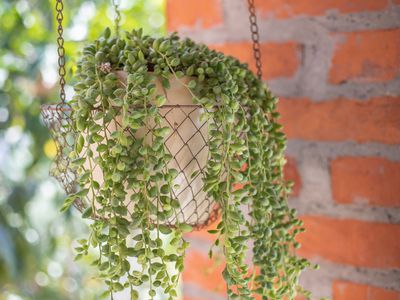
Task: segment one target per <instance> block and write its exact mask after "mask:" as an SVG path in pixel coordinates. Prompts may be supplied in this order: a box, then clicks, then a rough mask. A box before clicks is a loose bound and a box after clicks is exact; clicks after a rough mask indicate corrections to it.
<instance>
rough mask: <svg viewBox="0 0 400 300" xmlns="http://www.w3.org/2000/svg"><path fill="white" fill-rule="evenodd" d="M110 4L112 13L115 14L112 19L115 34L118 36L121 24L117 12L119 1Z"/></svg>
mask: <svg viewBox="0 0 400 300" xmlns="http://www.w3.org/2000/svg"><path fill="white" fill-rule="evenodd" d="M112 4H113V6H114V12H115V19H114V24H115V33H116V34H117V36H119V27H120V22H121V12H120V11H119V0H112Z"/></svg>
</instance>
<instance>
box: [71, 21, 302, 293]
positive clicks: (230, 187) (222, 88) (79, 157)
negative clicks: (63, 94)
mask: <svg viewBox="0 0 400 300" xmlns="http://www.w3.org/2000/svg"><path fill="white" fill-rule="evenodd" d="M118 71H125V72H126V75H127V79H126V81H125V82H123V81H122V80H121V79H120V78H119V76H117V75H116V74H117V72H118ZM183 77H186V78H187V77H189V78H190V79H191V80H190V81H189V82H187V83H183V80H182V84H184V85H185V87H186V88H187V89H188V90H189V91H190V93H191V94H192V96H193V102H194V103H195V104H198V105H201V107H202V108H203V109H204V112H203V113H202V119H203V120H210V122H208V135H209V136H208V138H209V141H208V144H209V158H208V161H207V166H206V170H205V177H204V187H203V189H204V190H205V191H206V192H207V194H208V196H209V197H210V198H211V199H213V200H214V201H215V202H216V203H217V204H218V205H219V207H220V210H221V219H220V223H219V224H218V226H217V229H215V230H210V233H212V234H214V235H215V237H216V238H215V246H217V247H219V249H221V250H222V253H223V254H224V256H225V258H226V267H225V269H224V271H223V277H224V279H225V281H226V283H227V287H228V295H229V297H230V299H254V296H255V295H256V294H259V295H262V296H263V297H262V299H282V298H285V297H286V298H288V299H292V298H294V296H295V295H296V294H298V293H306V294H307V292H305V291H303V289H302V288H301V287H300V286H299V284H298V279H299V275H300V273H301V271H302V270H303V269H304V268H305V267H307V266H309V263H308V261H306V260H305V259H302V258H299V257H297V256H296V255H295V254H294V250H295V248H298V246H299V244H298V243H297V242H296V241H295V240H294V239H295V236H296V235H297V234H298V233H299V232H301V231H303V229H302V227H301V226H302V222H301V221H300V220H299V219H297V218H296V213H295V211H294V210H293V209H290V208H289V207H288V204H287V197H288V194H289V192H290V184H289V183H288V182H286V181H285V180H284V178H283V175H282V168H283V165H284V163H285V159H284V154H283V151H284V149H285V141H286V140H285V136H284V134H283V133H282V132H281V125H279V124H278V123H277V122H276V120H277V118H278V117H279V115H278V113H277V112H276V103H277V98H275V97H274V96H273V95H272V94H271V93H270V91H269V90H268V89H267V88H266V86H265V85H264V84H263V83H262V82H261V81H260V80H259V79H258V78H257V77H256V76H255V75H254V74H253V73H252V72H251V71H249V69H248V67H247V65H244V64H241V63H240V62H239V61H238V60H237V59H235V58H233V57H227V56H225V55H223V54H222V53H219V52H216V51H213V50H210V49H209V48H207V46H205V45H200V44H196V43H194V42H193V41H191V40H190V39H185V40H180V39H179V38H178V37H177V36H176V35H175V34H173V35H171V36H170V37H163V38H158V39H155V38H152V37H149V36H143V35H142V32H141V30H137V31H136V30H134V31H133V32H131V33H126V35H125V37H120V38H113V37H110V31H109V29H107V30H106V31H105V34H104V36H103V37H101V38H100V39H99V40H97V41H95V42H94V43H93V44H90V45H88V46H86V47H85V48H84V50H83V56H82V58H81V60H80V62H79V64H78V69H77V74H76V78H77V81H78V82H77V84H76V85H75V90H76V95H75V97H74V99H73V101H72V102H71V105H72V109H73V110H72V120H73V127H74V129H75V130H76V132H77V135H76V143H75V151H73V152H72V153H71V155H70V157H71V159H72V160H73V165H74V168H75V172H76V173H77V176H78V182H79V184H80V190H79V192H77V193H76V194H73V195H70V196H69V197H68V198H67V200H66V201H65V204H64V206H63V210H65V209H67V208H68V207H69V206H70V205H71V204H72V203H73V201H76V200H77V199H83V198H85V197H86V198H89V199H91V200H90V201H91V204H90V205H89V207H88V208H87V209H86V210H85V211H84V213H83V216H84V217H91V218H93V223H92V224H91V225H90V227H91V232H90V236H89V238H88V239H87V240H86V239H85V240H80V241H79V243H80V247H78V248H77V251H78V252H79V253H78V256H77V257H78V258H79V257H81V256H83V255H85V254H87V253H88V250H89V248H90V247H93V248H97V249H98V251H99V258H98V259H97V260H96V261H95V262H94V265H97V266H98V269H99V272H100V277H102V278H104V280H105V282H106V283H107V285H108V287H109V288H108V290H107V291H106V294H111V296H112V295H113V293H115V292H118V291H121V290H123V289H130V290H131V299H138V297H139V296H138V292H137V289H138V287H140V286H142V285H146V286H148V287H149V292H148V294H149V298H150V299H153V298H154V296H155V295H156V290H162V292H163V293H164V294H166V295H167V296H169V297H168V298H169V299H175V298H176V297H177V285H178V282H179V275H180V273H181V272H182V270H183V267H184V266H183V261H184V254H185V249H186V248H187V247H188V242H187V241H185V239H184V237H183V234H184V233H185V232H188V231H191V230H192V227H191V226H189V225H187V224H185V223H181V224H179V223H178V224H176V226H174V227H173V228H171V227H169V226H167V225H165V224H164V221H165V220H166V219H167V218H168V217H169V216H171V213H173V211H174V210H176V209H179V203H178V202H177V201H176V199H173V197H172V196H171V195H172V193H171V189H172V188H173V179H174V176H176V172H177V171H176V170H174V169H169V168H168V166H167V164H168V161H169V160H170V159H171V155H169V154H168V151H167V150H166V149H165V146H164V139H165V136H166V135H167V134H168V130H167V129H165V128H157V129H156V132H153V137H152V141H151V142H149V141H148V140H147V139H146V138H139V139H138V138H134V137H133V136H132V135H129V134H126V131H127V130H128V131H129V132H133V133H135V132H137V131H138V130H141V129H142V128H143V127H144V126H145V124H147V123H148V122H153V123H154V124H156V125H160V124H162V121H161V117H160V115H159V114H158V109H159V107H160V106H162V105H163V104H164V103H165V101H166V99H165V98H164V97H162V96H160V95H156V87H155V84H154V80H155V78H159V79H161V81H162V85H163V86H164V88H165V89H168V88H169V81H170V80H171V79H175V80H176V79H178V80H181V78H183ZM150 104H154V105H150ZM116 118H119V119H120V120H121V122H120V123H121V124H120V126H118V127H115V128H113V129H112V130H110V128H109V126H110V124H111V123H112V121H113V120H115V119H116ZM211 120H212V121H211ZM94 152H96V153H98V155H97V156H96V158H93V156H94V154H93V153H94ZM91 158H93V159H91ZM92 160H93V163H89V164H88V163H87V162H88V161H92ZM244 166H246V167H244ZM95 168H100V169H101V170H102V174H103V177H104V182H103V183H102V184H100V183H99V182H97V181H96V180H95V179H94V178H93V174H94V172H95ZM238 183H239V184H241V185H242V188H239V189H235V188H234V185H235V184H238ZM127 190H132V191H134V192H133V193H132V195H130V200H131V201H130V205H131V207H132V209H129V210H128V209H127V207H126V203H125V200H124V199H125V198H126V197H127V193H128V192H127ZM154 199H156V204H154ZM162 234H168V235H169V239H165V238H164V239H163V238H161V237H162V236H161V235H162ZM132 241H133V242H132ZM250 244H252V247H251V248H250V247H249V245H250ZM171 246H172V249H174V250H172V251H171V250H170V251H166V249H167V248H168V247H169V248H171ZM210 255H212V252H211V250H210ZM129 257H133V258H136V259H137V264H138V266H139V268H133V266H131V264H130V261H132V260H128V258H129ZM249 257H250V258H249ZM249 259H250V260H252V262H253V265H251V264H249V263H248V260H249Z"/></svg>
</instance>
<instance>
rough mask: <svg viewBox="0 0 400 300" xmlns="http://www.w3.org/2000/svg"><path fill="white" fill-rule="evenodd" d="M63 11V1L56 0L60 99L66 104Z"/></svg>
mask: <svg viewBox="0 0 400 300" xmlns="http://www.w3.org/2000/svg"><path fill="white" fill-rule="evenodd" d="M63 9H64V3H63V0H56V12H57V14H56V20H57V23H58V26H57V33H58V37H57V44H58V49H57V52H58V74H59V76H60V81H59V82H60V99H61V102H62V103H63V104H64V103H65V74H66V72H65V48H64V37H63V33H64V29H63V24H62V23H63V20H64V15H63Z"/></svg>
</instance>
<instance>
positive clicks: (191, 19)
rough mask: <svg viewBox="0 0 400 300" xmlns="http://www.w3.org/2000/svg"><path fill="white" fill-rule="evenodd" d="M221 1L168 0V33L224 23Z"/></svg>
mask: <svg viewBox="0 0 400 300" xmlns="http://www.w3.org/2000/svg"><path fill="white" fill-rule="evenodd" d="M221 5H222V4H221V0H201V1H199V0H168V1H167V27H168V31H176V30H179V29H182V28H190V27H196V26H197V25H198V26H200V27H201V28H203V29H204V28H210V27H214V26H217V25H219V24H221V23H223V15H222V7H221Z"/></svg>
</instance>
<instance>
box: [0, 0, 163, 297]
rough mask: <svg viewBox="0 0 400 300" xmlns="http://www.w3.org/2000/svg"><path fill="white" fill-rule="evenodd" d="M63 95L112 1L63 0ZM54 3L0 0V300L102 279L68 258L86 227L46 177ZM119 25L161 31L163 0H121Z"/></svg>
mask: <svg viewBox="0 0 400 300" xmlns="http://www.w3.org/2000/svg"><path fill="white" fill-rule="evenodd" d="M64 2H65V21H64V25H65V40H66V44H65V46H66V51H67V70H69V71H68V76H67V83H68V86H67V89H66V90H67V97H71V95H72V93H73V92H72V91H73V89H72V87H71V84H72V83H73V72H72V71H73V65H74V64H75V62H76V60H77V57H78V55H79V50H80V49H81V48H82V46H83V45H84V43H85V41H86V40H93V39H95V38H97V37H98V36H99V35H100V33H101V32H102V31H103V30H104V28H105V27H106V26H110V27H112V26H113V17H114V11H113V7H112V4H111V1H106V0H103V1H99V0H97V1H83V0H65V1H64ZM54 4H55V1H54V0H53V1H50V0H17V1H16V0H2V1H1V2H0V300H3V299H4V300H19V299H35V300H44V299H45V300H48V299H55V300H56V299H85V300H86V299H97V297H96V294H98V293H99V291H100V290H101V287H102V286H101V282H100V281H98V280H96V279H93V278H92V275H93V273H91V272H92V270H91V269H90V267H89V265H88V263H87V262H86V263H85V262H79V264H78V263H75V262H74V261H73V258H74V252H73V249H72V247H71V244H72V243H73V240H74V239H76V238H79V237H80V236H81V235H83V234H84V232H85V228H86V225H85V224H84V221H83V220H82V219H81V218H80V216H79V215H78V214H76V212H74V211H71V212H70V213H69V214H65V215H62V214H60V213H59V207H60V204H61V202H62V198H63V196H64V195H63V192H62V191H61V189H60V187H59V186H58V184H57V183H56V181H55V180H54V179H52V178H49V176H48V170H49V165H50V159H51V158H52V157H53V156H54V154H55V148H54V144H53V143H52V141H51V140H50V137H49V133H48V131H47V130H46V128H45V127H44V126H43V125H42V124H41V121H40V105H41V104H44V103H55V102H58V101H59V100H58V96H57V79H58V78H57V48H56V43H55V40H56V25H55V22H54V19H55V16H54ZM120 7H121V10H122V22H121V25H122V30H131V29H133V28H139V27H143V28H144V32H146V33H150V34H153V35H162V34H164V33H165V19H164V18H165V17H164V1H163V0H120Z"/></svg>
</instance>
